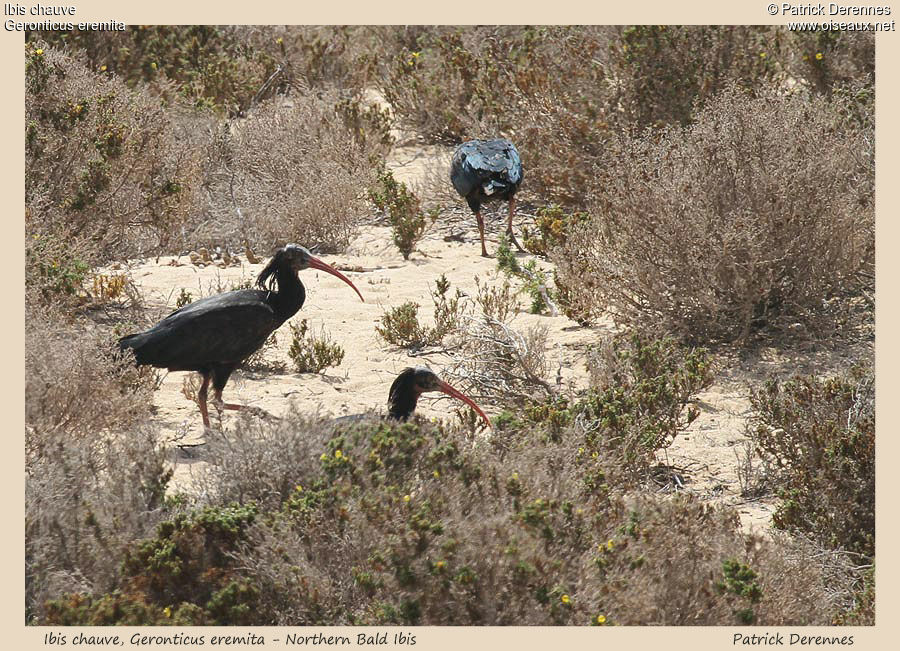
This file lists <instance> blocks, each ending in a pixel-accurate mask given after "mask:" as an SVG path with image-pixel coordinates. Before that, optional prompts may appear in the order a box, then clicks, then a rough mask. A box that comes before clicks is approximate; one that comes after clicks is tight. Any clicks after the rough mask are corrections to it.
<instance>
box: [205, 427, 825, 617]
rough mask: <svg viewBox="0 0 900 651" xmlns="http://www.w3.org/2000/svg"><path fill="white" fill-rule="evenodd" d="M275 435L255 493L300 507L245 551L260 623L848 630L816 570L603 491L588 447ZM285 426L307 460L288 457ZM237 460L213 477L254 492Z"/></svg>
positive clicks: (693, 510) (414, 431)
mask: <svg viewBox="0 0 900 651" xmlns="http://www.w3.org/2000/svg"><path fill="white" fill-rule="evenodd" d="M263 427H265V428H269V430H270V431H269V432H268V433H263V432H261V431H260V432H258V434H259V435H261V438H259V439H257V442H256V443H254V444H253V446H252V449H253V450H256V452H253V453H252V454H251V456H252V457H253V459H254V460H255V461H257V462H258V461H261V460H262V457H261V456H259V455H260V453H262V454H263V455H264V456H265V457H266V458H271V459H272V461H273V462H275V463H276V465H277V467H278V468H279V469H281V470H279V471H277V473H275V474H276V475H277V477H280V478H278V479H276V478H275V477H274V476H273V477H271V478H270V479H267V480H265V482H264V483H265V484H267V485H268V487H267V488H263V487H262V486H261V485H260V486H258V487H257V488H255V489H252V490H251V491H250V492H247V493H246V497H248V498H249V497H251V495H252V496H254V497H265V500H266V503H267V504H272V498H273V497H274V496H276V495H285V492H287V497H286V498H284V500H283V502H282V504H281V509H280V511H279V512H278V513H277V514H274V517H270V518H262V517H260V518H257V519H256V520H255V523H254V524H253V526H252V527H251V528H250V530H249V532H248V540H247V542H246V544H244V545H243V547H242V549H241V551H240V552H239V553H238V557H239V563H238V565H239V566H240V567H242V568H244V570H243V571H244V578H245V579H246V580H248V581H249V582H250V584H251V585H253V586H256V588H257V591H256V593H255V594H257V595H258V599H259V604H258V605H259V608H258V612H257V613H256V616H255V617H256V618H255V619H254V623H256V624H280V625H298V624H306V625H312V624H336V623H340V624H355V625H360V624H421V625H460V624H477V625H498V624H501V625H503V624H506V625H510V624H519V625H521V624H529V625H547V624H576V625H587V624H590V623H592V622H595V621H596V618H597V616H598V615H601V614H602V615H604V616H605V618H606V623H610V624H613V623H615V624H644V625H646V624H719V625H725V624H737V623H741V622H742V621H743V620H741V619H739V617H740V616H741V615H740V614H739V613H740V612H741V611H745V610H747V609H748V608H752V614H753V617H754V620H755V621H757V622H758V623H765V624H773V625H774V624H804V623H805V624H813V623H817V624H823V623H828V622H829V621H830V617H831V611H830V608H831V607H832V604H831V602H829V601H828V599H826V597H825V595H824V590H823V585H822V578H821V574H820V572H819V571H818V570H817V568H816V567H815V566H806V565H804V564H803V563H802V562H799V561H797V560H793V559H791V560H786V559H784V558H783V553H782V551H780V550H778V549H777V548H775V547H774V545H772V544H770V543H767V542H765V541H763V540H759V539H757V538H753V537H746V536H744V535H743V534H741V533H740V528H739V526H738V523H737V518H736V517H735V515H734V513H733V512H731V511H726V510H715V509H712V508H710V507H708V506H704V505H701V504H700V503H699V502H697V501H695V500H690V499H676V500H663V501H659V500H651V499H641V500H637V501H635V500H631V499H629V500H624V499H621V498H618V497H603V496H602V494H600V495H598V494H596V493H594V492H593V491H590V490H586V488H585V484H584V480H583V473H582V471H583V468H582V467H581V465H580V464H581V463H582V459H581V458H580V457H579V456H578V455H577V452H576V451H575V450H574V447H573V442H572V441H565V442H559V443H553V442H550V441H548V440H546V439H541V438H540V437H539V436H535V435H532V434H530V433H529V432H528V430H520V431H519V436H518V440H517V441H516V442H515V443H513V449H511V450H508V451H506V452H503V453H501V454H498V453H497V452H498V451H497V450H496V449H495V448H493V447H492V446H478V447H474V448H473V447H472V446H471V443H470V442H469V441H468V439H467V436H466V434H465V432H461V431H459V430H455V429H448V428H446V427H444V426H434V425H429V424H425V423H407V424H396V423H393V424H391V423H380V422H378V421H364V422H362V423H357V424H355V425H353V426H350V427H338V428H337V429H334V427H333V426H332V428H331V438H328V437H327V435H325V433H326V432H327V431H328V429H329V428H328V426H323V425H322V424H316V423H315V422H313V421H309V420H305V421H297V420H295V421H294V422H293V423H292V425H291V426H290V427H288V428H285V429H281V428H279V431H277V432H276V431H275V430H274V427H273V426H271V425H265V426H263ZM282 434H288V436H289V438H288V440H287V443H288V448H287V449H288V451H289V452H288V454H282V453H279V454H280V455H281V456H282V457H283V458H282V459H280V460H277V461H276V458H277V457H278V456H279V454H276V453H275V452H274V450H275V449H276V448H277V449H279V450H280V449H281V440H280V437H281V436H282ZM323 435H324V436H323ZM264 441H265V442H264ZM301 441H308V442H313V443H312V444H308V443H307V444H302V443H300V442H301ZM298 443H299V444H301V445H302V448H305V451H304V450H303V449H301V448H298V447H297V444H298ZM264 446H267V447H269V450H270V451H269V452H268V453H266V452H263V447H264ZM309 448H311V449H309ZM221 450H222V452H224V453H225V456H222V457H218V458H217V467H216V469H215V472H214V473H211V475H210V476H211V477H218V473H219V472H220V471H222V472H225V473H226V474H229V475H231V476H232V477H235V476H237V475H240V476H241V477H240V479H238V481H239V483H241V484H243V485H245V486H246V485H247V484H246V483H245V482H246V473H243V472H241V471H229V470H227V468H228V466H229V464H230V463H232V461H234V462H237V463H239V464H240V463H243V461H242V460H243V458H244V456H245V454H246V452H247V450H248V448H246V447H240V449H235V450H233V451H231V450H226V448H225V447H222V448H221ZM319 451H321V454H319V455H317V452H319ZM296 452H300V453H301V454H302V455H303V456H301V457H293V456H292V455H293V454H294V453H296ZM311 459H316V461H315V462H310V460H311ZM292 462H294V463H297V464H298V465H297V466H296V467H295V470H294V471H293V473H291V472H290V471H289V470H287V469H289V468H290V467H291V464H292ZM219 463H221V464H222V465H221V466H219V465H218V464H219ZM245 467H246V468H247V469H248V470H250V469H253V471H254V473H255V470H256V468H259V466H256V465H255V464H254V463H250V464H249V465H246V466H245ZM286 470H287V472H285V471H286ZM251 474H252V473H251ZM266 474H268V471H267V472H266ZM217 480H218V479H217ZM234 481H235V479H228V480H225V481H224V482H223V485H224V484H228V485H231V486H233V485H234ZM242 490H246V489H242ZM258 491H259V492H258ZM212 494H216V493H215V492H214V493H212ZM235 494H236V493H235V491H234V489H233V488H232V489H229V490H227V491H226V493H224V494H222V495H221V497H219V496H218V495H217V497H216V499H217V500H218V499H225V498H226V496H227V498H228V499H231V498H233V497H234V495H235ZM610 540H612V541H613V542H612V544H610V543H609V541H610ZM726 562H732V563H737V564H738V565H742V564H743V565H747V566H749V567H750V568H752V572H753V573H754V574H755V577H754V578H752V581H753V582H755V583H756V584H758V588H757V589H758V590H760V591H761V593H760V594H759V595H758V596H757V597H755V600H754V601H752V602H751V601H750V600H749V599H747V598H744V597H741V596H740V595H738V594H735V592H734V591H729V590H728V589H725V588H722V589H720V588H719V587H718V586H719V585H720V584H722V585H723V586H725V585H729V584H727V577H728V571H727V570H726V569H725V568H726ZM737 576H738V578H740V576H744V575H741V574H738V575H737ZM748 576H749V575H748ZM747 580H748V581H750V580H751V579H747ZM754 594H755V593H754ZM744 616H746V614H744Z"/></svg>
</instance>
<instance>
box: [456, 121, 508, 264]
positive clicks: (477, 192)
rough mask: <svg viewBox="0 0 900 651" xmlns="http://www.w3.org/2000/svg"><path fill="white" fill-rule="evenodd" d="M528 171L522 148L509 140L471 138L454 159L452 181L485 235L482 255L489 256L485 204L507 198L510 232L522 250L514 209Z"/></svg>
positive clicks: (482, 237) (480, 230) (482, 235)
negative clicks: (484, 216) (483, 205)
mask: <svg viewBox="0 0 900 651" xmlns="http://www.w3.org/2000/svg"><path fill="white" fill-rule="evenodd" d="M523 178H524V171H523V170H522V159H521V157H520V156H519V152H518V150H517V149H516V147H515V145H513V144H512V143H511V142H510V141H509V140H505V139H497V140H470V141H468V142H464V143H463V144H461V145H460V146H459V147H457V149H456V152H454V154H453V160H452V161H451V162H450V182H451V183H452V184H453V187H454V188H455V189H456V191H457V192H458V193H459V194H460V195H461V196H462V197H464V198H465V200H466V202H467V203H468V204H469V208H471V209H472V212H473V213H475V218H476V219H477V220H478V231H479V233H480V235H481V255H483V256H487V249H486V248H485V246H484V219H483V218H482V216H481V204H483V203H486V202H489V201H497V200H500V199H504V200H506V201H508V202H509V222H508V224H507V229H506V232H507V233H508V234H509V237H510V240H511V241H512V242H513V244H515V245H516V248H517V249H519V251H522V250H523V249H522V247H521V246H520V245H519V241H518V240H517V239H516V236H515V233H514V232H513V227H512V223H513V213H514V212H515V209H516V199H515V195H516V192H517V191H518V190H519V186H520V185H521V184H522V179H523Z"/></svg>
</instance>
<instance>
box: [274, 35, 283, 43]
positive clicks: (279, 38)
mask: <svg viewBox="0 0 900 651" xmlns="http://www.w3.org/2000/svg"><path fill="white" fill-rule="evenodd" d="M275 42H276V43H278V45H281V44H282V43H284V39H283V38H281V37H280V36H279V37H278V38H276V39H275Z"/></svg>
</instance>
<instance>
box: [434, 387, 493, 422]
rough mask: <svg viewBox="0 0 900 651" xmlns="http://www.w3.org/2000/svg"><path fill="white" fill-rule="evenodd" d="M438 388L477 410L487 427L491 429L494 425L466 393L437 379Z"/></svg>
mask: <svg viewBox="0 0 900 651" xmlns="http://www.w3.org/2000/svg"><path fill="white" fill-rule="evenodd" d="M438 389H440V390H441V391H443V392H444V393H446V394H447V395H448V396H450V397H451V398H456V399H457V400H462V401H463V402H464V403H466V404H467V405H469V406H470V407H471V408H472V409H474V410H475V411H476V412H478V415H479V416H481V417H482V418H483V419H484V422H486V423H487V426H488V427H490V428H491V429H493V428H494V426H493V425H491V419H490V418H488V417H487V416H486V415H485V413H484V412H483V411H481V408H480V407H479V406H478V405H476V404H475V401H474V400H472V399H471V398H469V397H468V396H467V395H465V394H463V393H462V392H460V391H457V390H456V389H454V388H453V387H451V386H450V385H449V384H447V383H446V382H444V381H443V380H438Z"/></svg>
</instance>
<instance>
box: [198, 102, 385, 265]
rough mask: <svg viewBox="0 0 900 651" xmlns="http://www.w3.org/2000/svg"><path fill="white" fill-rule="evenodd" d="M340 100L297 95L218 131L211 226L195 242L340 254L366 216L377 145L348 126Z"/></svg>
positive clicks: (202, 229) (212, 173)
mask: <svg viewBox="0 0 900 651" xmlns="http://www.w3.org/2000/svg"><path fill="white" fill-rule="evenodd" d="M337 101H338V98H337V96H335V95H330V94H327V93H325V94H318V93H313V92H311V91H306V92H305V93H302V92H299V91H298V92H297V93H296V94H295V95H294V96H292V98H291V99H290V100H289V101H283V100H269V101H267V102H264V103H262V104H261V105H260V106H259V107H258V108H257V109H256V110H255V111H253V113H251V115H250V116H249V117H248V118H246V119H245V120H243V121H242V122H240V123H235V124H233V125H232V126H231V128H230V129H229V128H223V129H222V130H220V132H219V134H218V135H217V137H216V140H215V143H214V144H213V146H212V149H211V152H210V157H211V160H212V163H211V165H212V168H211V170H210V173H209V179H208V180H209V185H210V201H211V203H210V206H209V217H210V219H209V220H208V221H207V222H205V223H204V224H202V225H201V226H200V228H199V229H198V231H197V235H196V237H197V238H198V239H200V240H208V241H214V242H233V243H235V244H244V243H249V244H250V245H251V246H253V248H254V249H258V250H268V249H271V248H275V247H277V246H281V245H283V244H285V243H287V242H299V243H301V244H303V245H304V246H307V247H313V246H319V247H320V251H325V252H328V251H337V250H341V249H342V248H343V247H345V246H346V245H347V242H348V241H349V239H350V237H351V235H352V234H353V233H354V232H355V229H356V226H357V224H358V223H359V220H360V219H361V218H362V217H363V216H364V215H366V213H367V205H366V201H365V199H364V188H366V187H367V184H368V182H369V181H370V172H371V169H372V167H371V165H370V163H371V160H372V159H371V156H372V155H374V154H375V152H376V151H380V149H379V148H380V145H379V144H377V143H372V142H370V141H368V140H366V139H362V140H360V139H358V138H357V137H356V136H355V135H354V133H353V132H351V131H350V130H349V129H348V128H347V127H346V125H345V124H344V121H343V118H342V117H341V116H340V115H339V113H338V112H337V111H336V109H335V104H336V102H337Z"/></svg>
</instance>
